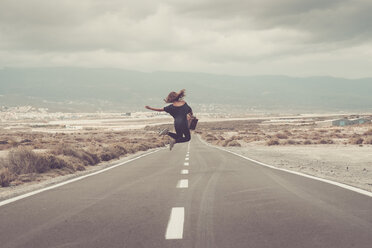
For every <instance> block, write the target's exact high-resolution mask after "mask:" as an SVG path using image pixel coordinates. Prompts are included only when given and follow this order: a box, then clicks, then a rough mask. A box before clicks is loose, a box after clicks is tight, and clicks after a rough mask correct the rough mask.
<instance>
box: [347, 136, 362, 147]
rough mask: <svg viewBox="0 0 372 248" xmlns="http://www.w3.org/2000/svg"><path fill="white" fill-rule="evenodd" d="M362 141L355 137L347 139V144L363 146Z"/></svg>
mask: <svg viewBox="0 0 372 248" xmlns="http://www.w3.org/2000/svg"><path fill="white" fill-rule="evenodd" d="M363 141H364V140H363V139H362V138H361V137H357V138H353V137H352V138H350V139H349V143H350V144H353V145H360V144H363Z"/></svg>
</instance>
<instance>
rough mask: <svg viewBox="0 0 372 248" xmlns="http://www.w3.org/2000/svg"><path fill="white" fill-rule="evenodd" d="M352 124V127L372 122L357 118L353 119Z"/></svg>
mask: <svg viewBox="0 0 372 248" xmlns="http://www.w3.org/2000/svg"><path fill="white" fill-rule="evenodd" d="M350 122H351V123H352V125H357V124H364V123H370V122H371V120H368V119H366V118H356V119H351V120H350Z"/></svg>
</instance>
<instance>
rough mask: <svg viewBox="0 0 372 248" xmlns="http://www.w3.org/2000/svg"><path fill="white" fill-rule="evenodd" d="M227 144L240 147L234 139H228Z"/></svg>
mask: <svg viewBox="0 0 372 248" xmlns="http://www.w3.org/2000/svg"><path fill="white" fill-rule="evenodd" d="M227 146H235V147H241V145H240V143H239V142H238V141H236V140H232V141H230V142H229V143H227Z"/></svg>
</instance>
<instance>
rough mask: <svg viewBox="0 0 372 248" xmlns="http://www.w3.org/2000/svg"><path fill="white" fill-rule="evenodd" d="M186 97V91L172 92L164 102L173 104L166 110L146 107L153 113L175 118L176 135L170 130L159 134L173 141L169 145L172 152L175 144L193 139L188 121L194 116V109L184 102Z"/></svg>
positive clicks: (165, 108)
mask: <svg viewBox="0 0 372 248" xmlns="http://www.w3.org/2000/svg"><path fill="white" fill-rule="evenodd" d="M184 97H185V90H184V89H183V90H180V92H178V93H177V92H171V93H169V95H168V96H167V98H166V99H164V101H165V102H166V103H171V104H170V105H168V106H166V107H164V108H152V107H150V106H145V108H147V109H149V110H153V111H165V112H167V113H169V114H170V115H171V116H173V118H174V128H175V130H176V133H171V132H169V129H167V128H166V129H164V130H162V131H161V132H159V134H160V135H169V136H170V137H171V138H172V139H171V141H170V144H169V149H170V150H172V148H173V146H174V144H175V143H182V142H188V141H189V140H190V139H191V135H190V129H189V125H188V119H189V118H190V117H191V116H192V115H193V113H192V109H191V108H190V106H189V105H187V103H186V102H185V101H184V100H183V98H184Z"/></svg>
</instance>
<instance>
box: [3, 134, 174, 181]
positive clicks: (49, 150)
mask: <svg viewBox="0 0 372 248" xmlns="http://www.w3.org/2000/svg"><path fill="white" fill-rule="evenodd" d="M167 143H168V141H167V140H166V138H161V137H158V135H157V134H155V133H154V132H146V133H144V131H143V130H138V131H126V132H81V133H71V134H66V133H58V134H48V133H27V132H17V133H11V132H8V133H5V132H3V133H1V134H0V152H6V155H5V156H3V157H1V158H0V185H1V186H2V187H8V186H11V185H18V184H22V183H24V182H30V181H35V180H39V179H40V175H42V174H45V173H51V172H52V174H56V175H65V174H69V173H74V172H76V171H83V170H86V168H87V167H88V166H95V165H97V164H99V163H101V162H104V161H110V160H113V159H118V158H120V157H122V156H125V155H128V154H133V153H136V152H138V151H146V150H148V149H152V148H157V147H162V146H165V145H166V144H167Z"/></svg>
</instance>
